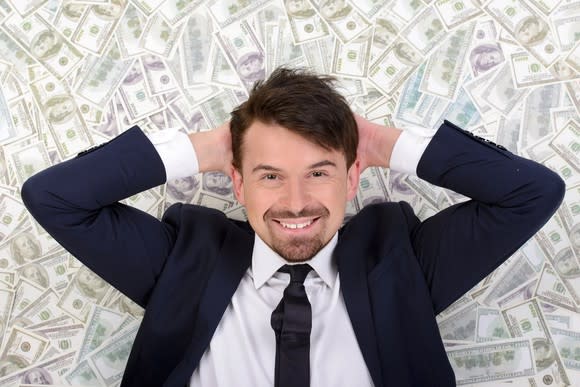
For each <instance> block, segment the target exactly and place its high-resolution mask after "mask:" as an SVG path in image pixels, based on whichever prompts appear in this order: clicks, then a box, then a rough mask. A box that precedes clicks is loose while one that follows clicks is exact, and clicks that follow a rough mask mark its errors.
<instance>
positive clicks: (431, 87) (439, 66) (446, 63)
mask: <svg viewBox="0 0 580 387" xmlns="http://www.w3.org/2000/svg"><path fill="white" fill-rule="evenodd" d="M474 26H475V23H469V24H466V25H463V26H461V27H458V28H457V29H456V30H455V31H454V32H453V33H452V34H450V35H449V36H448V37H447V39H446V40H445V41H444V42H443V43H442V44H441V46H439V48H438V49H437V50H436V51H435V52H433V54H432V55H431V58H430V59H429V61H428V62H427V67H426V68H425V74H424V75H423V80H422V81H421V85H420V86H419V89H420V90H421V91H422V92H424V93H428V94H431V95H435V96H438V97H443V98H447V99H450V100H453V99H455V96H456V95H457V91H458V90H459V82H460V81H461V80H462V79H463V74H464V69H465V66H464V65H465V58H466V55H467V49H468V48H469V46H470V44H471V35H472V33H473V28H474Z"/></svg>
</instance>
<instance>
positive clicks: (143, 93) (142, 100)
mask: <svg viewBox="0 0 580 387" xmlns="http://www.w3.org/2000/svg"><path fill="white" fill-rule="evenodd" d="M117 95H118V96H119V98H120V100H121V101H122V104H123V105H122V106H123V107H124V110H125V111H126V112H127V116H128V117H127V118H128V119H129V123H135V122H137V121H138V120H139V119H141V118H144V117H148V116H150V115H151V114H153V113H155V112H158V111H159V110H161V109H163V101H162V100H161V98H160V97H159V96H149V95H147V86H146V85H145V79H144V77H143V72H142V71H141V66H138V65H137V63H133V66H131V68H130V69H129V72H128V73H127V74H126V75H125V78H124V79H123V81H122V82H121V84H120V85H119V88H118V92H117ZM121 126H123V127H124V126H126V125H124V124H121Z"/></svg>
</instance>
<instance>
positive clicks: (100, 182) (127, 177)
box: [21, 126, 225, 306]
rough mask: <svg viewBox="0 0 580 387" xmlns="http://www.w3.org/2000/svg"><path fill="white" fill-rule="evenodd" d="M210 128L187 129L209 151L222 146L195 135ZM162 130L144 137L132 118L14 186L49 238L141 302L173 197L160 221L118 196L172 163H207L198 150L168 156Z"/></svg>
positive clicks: (166, 242) (165, 237)
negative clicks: (186, 156)
mask: <svg viewBox="0 0 580 387" xmlns="http://www.w3.org/2000/svg"><path fill="white" fill-rule="evenodd" d="M210 133H211V132H206V133H205V134H204V135H201V134H200V135H199V136H197V134H196V135H191V142H192V143H194V144H196V143H199V145H198V146H203V147H205V146H207V147H208V148H209V149H213V150H214V151H215V150H217V149H220V147H221V148H223V146H220V145H218V144H205V145H202V144H201V143H200V139H201V140H204V141H209V140H210V139H211V138H213V136H214V135H210ZM155 134H159V135H160V136H155ZM167 134H171V131H167V132H166V131H161V132H157V133H154V134H153V135H151V136H150V138H148V137H147V136H146V135H145V134H144V133H143V132H142V131H141V130H140V129H139V128H138V127H136V126H134V127H132V128H130V129H129V130H127V131H125V132H123V133H122V134H120V135H119V136H117V137H116V138H114V139H113V140H111V141H109V142H108V143H105V144H102V145H99V146H97V147H94V148H91V149H89V150H87V151H83V152H81V153H80V154H79V155H78V156H77V157H75V158H73V159H70V160H67V161H64V162H62V163H59V164H57V165H54V166H52V167H50V168H47V169H45V170H44V171H41V172H39V173H37V174H36V175H34V176H32V177H30V178H29V179H28V180H27V181H26V182H25V183H24V184H23V186H22V189H21V195H22V200H23V202H24V204H25V205H26V207H27V208H28V210H29V212H30V213H31V214H32V216H33V217H34V218H35V219H36V220H37V221H38V223H39V224H40V225H41V226H42V227H43V228H44V229H45V230H46V231H47V232H48V233H49V234H50V235H51V236H52V237H53V238H54V239H55V240H56V241H57V242H59V243H60V244H61V245H62V246H63V247H64V248H65V249H66V250H68V251H69V252H70V253H71V254H73V255H74V256H75V257H77V258H78V259H79V260H81V261H82V262H83V263H84V264H85V265H87V266H88V267H89V268H90V269H91V270H93V271H95V272H96V273H97V274H99V275H100V276H101V277H103V278H104V279H105V280H106V281H107V282H109V283H111V284H112V285H113V286H115V287H116V288H117V289H119V290H120V291H121V292H123V293H124V294H126V295H127V296H129V297H130V298H131V299H133V300H134V301H135V302H137V303H138V304H140V305H141V306H145V305H146V303H147V300H148V297H149V295H150V292H151V290H152V288H153V286H154V285H155V282H156V279H157V277H158V276H159V274H160V272H161V271H162V270H163V266H164V263H165V260H166V258H167V256H168V255H169V253H170V252H171V249H172V248H173V245H174V243H175V239H176V237H177V229H178V226H179V224H178V222H179V212H180V208H181V205H174V206H171V207H170V208H169V209H168V210H167V211H166V212H165V214H164V215H163V218H162V219H161V221H160V220H158V219H156V218H155V217H153V216H151V215H149V214H147V213H145V212H143V211H140V210H138V209H136V208H133V207H130V206H127V205H125V204H122V203H119V201H120V200H122V199H125V198H127V197H130V196H132V195H134V194H137V193H139V192H142V191H145V190H148V189H150V188H153V187H156V186H158V185H160V184H163V183H164V182H165V181H166V180H167V176H168V175H170V176H176V175H179V173H180V172H179V171H177V172H176V165H180V164H184V165H189V164H194V165H195V164H198V165H200V166H202V168H205V167H206V165H211V162H210V161H211V160H209V159H206V158H200V159H199V160H183V159H181V160H179V157H177V159H175V158H174V159H172V158H171V152H167V149H166V150H165V151H163V144H164V143H166V142H167V141H169V140H171V139H164V138H163V137H164V136H166V135H167ZM174 134H175V132H174ZM180 134H181V135H183V137H186V135H185V134H183V133H180ZM198 137H199V138H198ZM216 137H217V136H216ZM185 141H187V138H186V139H185ZM154 143H155V144H156V145H154ZM182 145H183V144H182ZM187 145H188V146H189V147H190V148H191V145H190V144H189V142H188V144H187ZM185 149H187V148H185ZM216 153H217V152H216ZM168 155H169V156H168ZM202 155H203V153H202ZM214 156H216V157H218V155H214ZM224 159H225V158H224V157H222V162H223V160H224ZM196 161H197V163H196ZM128 273H130V274H129V275H128Z"/></svg>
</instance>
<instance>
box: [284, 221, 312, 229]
mask: <svg viewBox="0 0 580 387" xmlns="http://www.w3.org/2000/svg"><path fill="white" fill-rule="evenodd" d="M280 224H281V225H282V226H284V227H285V228H293V229H296V228H304V227H307V226H310V224H312V221H311V220H309V221H308V222H305V223H284V222H280Z"/></svg>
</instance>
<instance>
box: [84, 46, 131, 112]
mask: <svg viewBox="0 0 580 387" xmlns="http://www.w3.org/2000/svg"><path fill="white" fill-rule="evenodd" d="M132 63H133V60H132V59H125V60H123V59H122V58H121V54H120V51H119V47H118V46H117V44H116V43H115V42H114V41H113V42H112V44H111V45H110V47H109V49H108V50H107V52H106V54H105V55H102V56H100V57H93V58H91V60H90V62H89V65H88V68H87V70H86V74H87V76H86V77H83V78H82V80H81V82H80V83H79V84H78V86H77V87H76V89H75V93H76V94H77V95H80V96H81V97H83V98H84V99H85V100H87V101H89V102H91V103H92V104H93V105H95V106H97V107H102V106H105V105H107V104H108V103H109V101H110V100H111V98H112V97H113V94H114V93H115V91H116V89H117V87H118V85H119V83H120V82H121V81H122V80H123V77H124V76H125V74H126V73H127V71H128V70H129V68H130V67H131V65H132Z"/></svg>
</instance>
